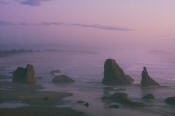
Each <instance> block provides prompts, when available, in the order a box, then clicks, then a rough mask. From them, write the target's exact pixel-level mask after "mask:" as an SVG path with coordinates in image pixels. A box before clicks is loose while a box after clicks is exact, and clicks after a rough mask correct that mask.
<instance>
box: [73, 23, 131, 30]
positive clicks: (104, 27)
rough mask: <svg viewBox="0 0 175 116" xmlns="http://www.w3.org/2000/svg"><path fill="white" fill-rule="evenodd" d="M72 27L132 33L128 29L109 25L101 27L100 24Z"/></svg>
mask: <svg viewBox="0 0 175 116" xmlns="http://www.w3.org/2000/svg"><path fill="white" fill-rule="evenodd" d="M71 25H72V26H77V27H85V28H95V29H102V30H117V31H132V30H131V29H128V28H121V27H114V26H107V25H99V24H91V25H87V24H71Z"/></svg>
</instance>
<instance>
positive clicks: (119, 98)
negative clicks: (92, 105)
mask: <svg viewBox="0 0 175 116" xmlns="http://www.w3.org/2000/svg"><path fill="white" fill-rule="evenodd" d="M102 99H103V100H110V101H112V102H117V103H120V104H123V105H128V106H132V107H144V106H145V104H144V103H142V102H138V101H132V100H130V99H129V98H128V95H127V94H126V93H122V92H121V93H114V94H113V95H111V96H107V97H103V98H102Z"/></svg>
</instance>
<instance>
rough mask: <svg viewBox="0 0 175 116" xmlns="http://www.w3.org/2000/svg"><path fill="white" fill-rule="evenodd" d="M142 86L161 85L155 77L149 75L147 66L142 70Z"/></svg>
mask: <svg viewBox="0 0 175 116" xmlns="http://www.w3.org/2000/svg"><path fill="white" fill-rule="evenodd" d="M141 86H142V87H149V86H160V85H159V83H157V82H156V81H155V80H153V79H152V78H151V77H150V76H149V74H148V72H147V69H146V67H144V69H143V71H142V80H141Z"/></svg>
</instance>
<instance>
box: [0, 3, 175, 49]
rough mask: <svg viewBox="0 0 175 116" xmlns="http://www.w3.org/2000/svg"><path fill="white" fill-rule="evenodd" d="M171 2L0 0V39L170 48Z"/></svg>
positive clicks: (173, 28)
mask: <svg viewBox="0 0 175 116" xmlns="http://www.w3.org/2000/svg"><path fill="white" fill-rule="evenodd" d="M174 5H175V0H0V42H1V43H22V44H25V43H72V44H80V43H81V44H89V45H90V44H94V45H95V44H101V45H115V44H121V45H122V46H123V45H126V46H128V45H129V44H132V45H139V44H141V45H143V44H145V46H147V45H152V46H154V45H157V44H159V46H162V45H164V44H166V45H165V47H167V46H171V45H172V46H173V45H174V41H173V40H174V39H175V23H174V22H175V13H174V11H175V7H174ZM167 42H168V43H167Z"/></svg>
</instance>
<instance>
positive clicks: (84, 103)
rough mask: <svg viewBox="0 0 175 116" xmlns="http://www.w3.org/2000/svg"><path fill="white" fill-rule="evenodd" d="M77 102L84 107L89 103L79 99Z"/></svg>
mask: <svg viewBox="0 0 175 116" xmlns="http://www.w3.org/2000/svg"><path fill="white" fill-rule="evenodd" d="M77 103H79V104H82V105H84V106H86V107H89V103H88V102H85V101H82V100H80V101H77Z"/></svg>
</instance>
